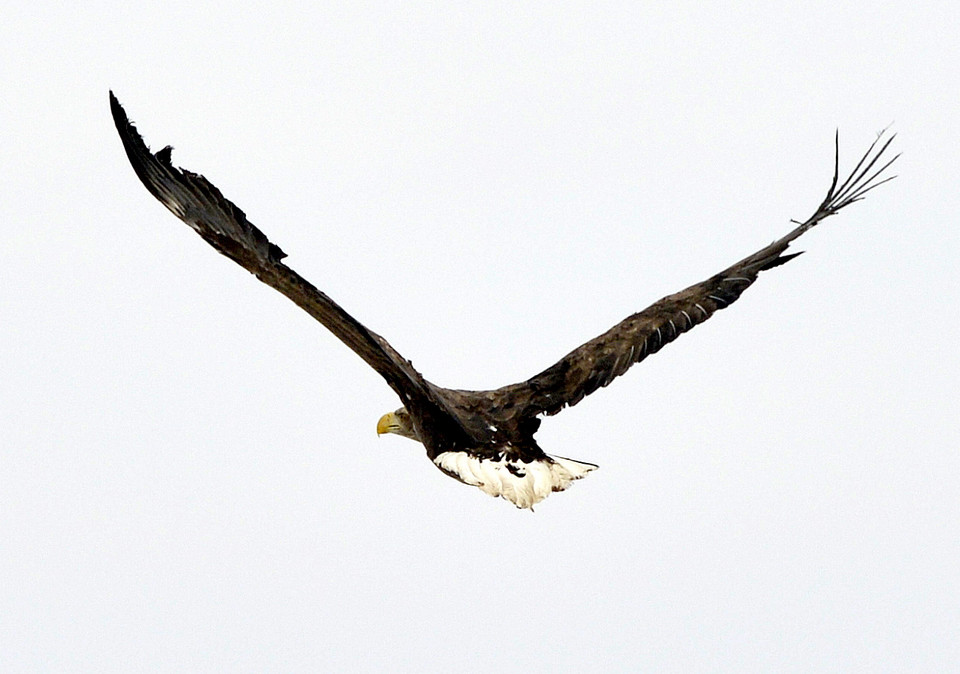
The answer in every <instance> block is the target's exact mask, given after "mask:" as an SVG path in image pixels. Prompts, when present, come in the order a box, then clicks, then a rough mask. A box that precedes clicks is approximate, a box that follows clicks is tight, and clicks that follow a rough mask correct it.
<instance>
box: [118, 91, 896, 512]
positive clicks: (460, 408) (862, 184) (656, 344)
mask: <svg viewBox="0 0 960 674" xmlns="http://www.w3.org/2000/svg"><path fill="white" fill-rule="evenodd" d="M110 106H111V110H112V112H113V118H114V122H115V123H116V127H117V131H118V132H119V133H120V138H121V140H122V141H123V147H124V149H125V150H126V153H127V157H128V158H129V160H130V163H131V164H132V165H133V169H134V171H136V173H137V176H139V178H140V180H141V181H142V182H143V184H144V185H145V186H146V188H147V189H148V190H149V191H150V193H151V194H153V196H155V197H156V198H157V199H158V200H160V202H161V203H163V204H164V205H165V206H166V207H167V208H168V209H170V211H172V212H173V213H174V215H176V216H177V217H178V218H180V219H181V220H183V221H184V222H186V223H187V224H188V225H190V227H192V228H193V229H194V230H195V231H196V232H197V233H198V234H199V235H200V236H201V237H203V239H204V240H205V241H207V243H209V244H210V245H211V246H213V247H214V248H216V249H217V250H218V251H220V252H221V253H222V254H224V255H226V256H227V257H229V258H230V259H231V260H233V261H234V262H236V263H237V264H239V265H240V266H242V267H243V268H245V269H247V270H248V271H249V272H251V273H252V274H254V275H255V276H256V277H257V278H258V279H260V280H261V281H263V282H264V283H266V284H267V285H270V286H272V287H273V288H275V289H277V290H278V291H280V292H281V293H283V294H284V295H286V296H287V297H289V298H290V299H291V300H293V301H294V302H295V303H296V304H297V305H298V306H300V307H301V308H302V309H304V310H305V311H306V312H307V313H309V314H310V315H311V316H313V317H314V318H315V319H317V320H318V321H320V323H322V324H323V325H324V326H325V327H326V328H327V329H329V330H330V331H331V332H332V333H333V334H335V335H336V336H337V337H338V338H340V340H341V341H343V342H344V343H345V344H346V345H347V346H349V347H350V348H351V349H353V350H354V351H355V352H356V353H357V354H358V355H359V356H360V357H361V358H363V360H364V361H366V363H367V364H368V365H370V367H372V368H374V369H375V370H376V371H377V372H379V373H380V375H381V376H382V377H383V378H384V379H385V380H386V382H387V384H388V385H389V386H390V387H391V388H392V389H393V390H394V392H396V394H397V395H398V396H399V397H400V400H401V401H402V403H403V408H401V410H398V411H397V413H393V414H391V415H385V417H384V419H382V420H381V426H379V427H378V429H379V428H382V429H383V430H384V431H385V432H395V433H399V434H401V435H406V436H408V437H411V438H413V439H416V440H419V441H420V442H422V443H423V444H424V446H425V447H426V450H427V456H428V457H430V459H431V460H432V461H433V462H434V463H435V464H436V465H437V466H438V467H439V468H440V469H441V470H443V471H444V472H446V473H447V474H449V475H451V476H452V477H455V478H457V479H459V480H461V481H463V482H465V483H467V484H471V485H475V486H478V487H480V488H481V489H482V490H483V491H485V492H487V493H489V494H491V495H494V496H503V497H504V498H506V499H507V500H510V501H511V502H513V503H514V504H515V505H517V506H518V507H532V506H533V505H534V504H535V503H536V502H538V501H540V500H542V499H543V498H545V497H546V496H547V495H549V493H550V491H559V490H562V489H564V488H566V486H568V484H569V483H570V482H571V481H572V480H574V479H577V478H580V477H582V476H583V475H585V474H586V473H587V472H589V471H590V470H591V469H593V468H594V467H595V466H593V465H592V464H584V463H580V462H576V461H570V460H567V459H561V458H558V457H550V456H548V455H547V454H545V453H544V452H543V450H541V449H540V447H539V446H537V443H536V441H535V440H534V433H535V432H536V431H537V429H538V427H539V426H540V416H541V415H552V414H556V413H557V412H559V411H560V410H562V409H563V408H564V407H567V406H572V405H576V404H577V403H578V402H580V400H582V399H583V398H584V397H585V396H587V395H590V394H591V393H593V392H594V391H595V390H597V389H598V388H600V387H602V386H606V385H607V384H609V383H610V382H611V381H612V380H613V379H614V378H616V377H618V376H620V375H621V374H623V373H624V372H626V371H627V369H628V368H630V366H631V365H633V364H635V363H639V362H640V361H641V360H643V359H644V358H646V357H647V356H649V355H651V354H653V353H656V352H657V351H659V350H660V349H661V348H663V347H664V346H665V345H666V344H668V343H670V342H671V341H673V340H674V339H676V338H677V337H679V336H680V335H681V334H683V333H684V332H686V331H688V330H690V329H692V328H693V327H695V326H696V325H699V324H700V323H703V322H704V321H705V320H707V319H708V318H710V316H712V315H713V314H714V313H715V312H716V311H719V310H720V309H723V308H725V307H727V306H729V305H730V304H732V303H733V302H735V301H736V300H737V299H738V298H739V297H740V295H741V294H742V293H743V291H745V290H746V289H747V288H749V287H750V286H751V285H752V284H753V282H754V281H756V279H757V275H758V274H759V273H760V272H762V271H766V270H768V269H772V268H774V267H777V266H779V265H781V264H784V263H785V262H787V261H789V260H791V259H793V258H794V257H796V256H797V255H799V254H800V253H793V254H789V255H788V254H786V250H787V247H788V246H789V244H790V243H791V242H792V241H793V240H794V239H796V238H797V237H799V236H800V235H801V234H803V233H804V232H806V231H807V230H808V229H810V228H811V227H813V226H814V225H816V224H817V223H819V222H820V221H822V220H823V219H824V218H827V217H829V216H831V215H833V214H835V213H837V212H838V211H840V210H841V209H842V208H844V207H846V206H847V205H849V204H851V203H853V202H855V201H859V200H860V199H861V198H863V196H864V195H865V194H866V193H867V192H868V191H870V190H871V189H873V188H874V187H877V186H878V185H881V184H883V183H884V182H887V181H888V180H891V179H892V178H893V176H890V177H884V175H883V174H884V172H885V171H886V169H887V168H888V167H889V166H890V165H891V164H892V163H893V162H894V161H895V160H896V158H897V157H893V158H892V159H890V160H889V161H886V162H885V163H883V164H882V165H880V166H879V168H877V166H878V163H879V160H880V158H881V157H882V156H883V155H884V153H885V152H886V150H887V148H888V147H889V145H890V143H891V142H892V141H893V138H894V136H891V137H890V138H888V139H887V140H886V141H885V142H884V143H883V145H881V146H880V148H879V149H878V150H876V152H874V150H875V148H876V147H877V144H878V143H879V142H880V140H881V139H882V135H883V134H881V135H880V136H878V137H877V139H876V140H875V141H874V142H873V144H871V145H870V148H869V149H868V150H867V152H866V153H865V154H864V155H863V157H861V159H860V161H859V163H858V164H857V166H856V167H855V168H854V170H853V171H852V172H851V173H850V175H849V177H848V178H847V179H846V180H845V181H843V183H839V143H837V148H836V158H835V163H834V175H833V180H832V182H831V185H830V189H829V190H828V191H827V195H826V197H825V198H824V199H823V201H822V202H821V203H820V205H819V206H818V207H817V209H816V211H815V212H814V213H813V215H811V216H810V217H809V218H808V219H807V220H806V221H804V222H802V223H797V227H796V228H795V229H793V230H792V231H791V232H789V233H788V234H787V235H786V236H784V237H783V238H781V239H778V240H776V241H774V242H773V243H771V244H770V245H768V246H765V247H764V248H762V249H760V250H759V251H757V252H756V253H754V254H752V255H750V256H749V257H746V258H744V259H743V260H741V261H740V262H737V263H736V264H734V265H732V266H730V267H729V268H727V269H725V270H724V271H722V272H720V273H719V274H715V275H714V276H711V277H710V278H709V279H707V280H706V281H703V282H701V283H697V284H695V285H692V286H690V287H689V288H687V289H686V290H682V291H680V292H678V293H676V294H673V295H669V296H667V297H664V298H663V299H661V300H660V301H658V302H655V303H654V304H652V305H651V306H649V307H648V308H646V309H644V310H643V311H641V312H639V313H636V314H634V315H632V316H629V317H628V318H626V319H624V320H623V321H621V322H620V323H618V324H617V325H615V326H614V327H612V328H611V329H610V330H608V331H607V332H605V333H603V334H602V335H600V336H598V337H596V338H594V339H592V340H590V341H589V342H587V343H586V344H583V345H582V346H580V347H578V348H576V349H574V350H573V351H571V352H570V353H569V354H567V355H566V356H564V357H563V358H562V359H561V360H560V361H558V362H557V363H555V364H554V365H552V366H550V367H548V368H547V369H546V370H544V371H542V372H540V373H539V374H537V375H534V376H533V377H531V378H530V379H528V380H527V381H524V382H520V383H517V384H511V385H509V386H504V387H503V388H499V389H496V390H493V391H460V390H454V389H447V388H442V387H439V386H435V385H434V384H431V383H430V382H428V381H427V380H425V379H424V378H423V376H422V375H421V374H420V373H419V372H417V371H416V370H415V369H414V368H413V366H412V364H411V363H410V361H408V360H406V359H404V358H403V357H402V356H400V354H398V353H397V352H396V351H395V350H394V349H393V347H391V346H390V344H388V343H387V341H386V340H385V339H383V338H382V337H380V336H379V335H377V334H376V333H374V332H372V331H371V330H369V329H367V328H366V327H365V326H363V325H362V324H360V323H359V322H358V321H357V320H356V319H354V318H353V317H352V316H350V314H348V313H347V312H346V311H344V310H343V309H342V308H341V307H340V306H339V305H338V304H337V303H336V302H334V301H333V300H331V299H330V298H329V297H327V296H326V295H325V294H324V293H323V292H321V291H320V290H318V289H317V288H315V287H314V286H313V285H311V284H310V283H309V282H308V281H306V280H305V279H304V278H303V277H301V276H300V275H299V274H297V272H295V271H293V270H292V269H290V268H289V267H287V266H286V265H285V264H284V263H283V262H282V261H281V260H282V259H283V258H284V257H285V255H284V253H283V251H282V250H281V249H280V248H279V247H278V246H277V245H275V244H273V243H271V242H270V241H269V240H268V239H267V237H266V236H265V235H264V234H263V233H262V232H261V231H260V230H259V229H257V228H256V227H255V226H254V225H253V224H252V223H250V221H249V220H247V218H246V216H245V215H244V213H243V211H242V210H240V209H239V208H238V207H237V206H236V205H235V204H233V203H232V202H231V201H229V200H228V199H226V198H225V197H224V196H223V195H222V194H221V193H220V191H219V190H218V189H217V188H216V187H214V186H213V184H211V183H210V182H209V181H208V180H207V179H206V178H204V177H203V176H202V175H198V174H196V173H192V172H190V171H187V170H183V169H177V168H175V167H174V166H173V165H172V164H171V161H170V148H169V147H166V148H164V149H162V150H160V151H159V152H157V153H155V154H154V153H151V152H150V150H149V148H148V147H147V146H146V145H145V144H144V142H143V140H142V138H141V137H140V135H139V133H138V132H137V130H136V128H135V127H134V126H133V124H131V122H130V121H129V119H128V118H127V115H126V113H125V112H124V110H123V108H122V106H121V105H120V103H119V102H118V101H117V99H116V97H115V96H114V95H113V93H112V92H111V93H110Z"/></svg>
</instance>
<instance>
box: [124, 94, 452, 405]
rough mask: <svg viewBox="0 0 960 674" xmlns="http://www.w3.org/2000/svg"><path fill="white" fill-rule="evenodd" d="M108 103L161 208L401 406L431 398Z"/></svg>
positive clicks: (406, 366) (398, 359) (376, 341)
mask: <svg viewBox="0 0 960 674" xmlns="http://www.w3.org/2000/svg"><path fill="white" fill-rule="evenodd" d="M110 109H111V111H112V113H113V120H114V122H115V124H116V126H117V131H118V132H119V133H120V139H121V140H122V141H123V147H124V149H125V150H126V153H127V157H128V158H129V160H130V163H131V164H132V165H133V170H134V171H136V173H137V176H139V178H140V180H141V181H142V182H143V184H144V185H145V186H146V188H147V189H148V190H149V191H150V193H151V194H152V195H153V196H155V197H156V198H157V199H158V200H159V201H160V202H161V203H162V204H163V205H164V206H166V207H167V208H168V209H170V211H171V212H172V213H173V214H174V215H176V216H177V217H178V218H180V219H181V220H183V221H184V222H185V223H187V224H188V225H190V227H192V228H193V229H194V230H195V231H196V232H197V234H199V235H200V236H201V237H203V239H204V240H205V241H206V242H207V243H209V244H210V245H211V246H213V247H214V248H216V249H217V250H218V251H220V252H221V253H222V254H224V255H225V256H227V257H228V258H230V259H231V260H233V261H234V262H236V263H237V264H239V265H240V266H241V267H243V268H244V269H246V270H247V271H249V272H250V273H251V274H254V275H255V276H256V277H257V278H258V279H260V280H261V281H263V282H264V283H266V284H267V285H269V286H271V287H273V288H275V289H276V290H279V291H280V292H281V293H283V294H284V295H286V296H287V297H289V298H290V299H291V300H293V301H294V302H295V303H296V304H297V305H298V306H299V307H300V308H302V309H303V310H304V311H306V312H307V313H308V314H310V315H311V316H313V317H314V318H315V319H317V320H318V321H320V323H322V324H323V325H324V326H325V327H326V328H327V329H328V330H330V332H332V333H333V334H334V335H336V336H337V337H338V338H339V339H340V340H341V341H342V342H343V343H344V344H346V345H347V346H349V347H350V348H351V349H353V350H354V351H355V352H356V353H357V354H358V355H359V356H360V357H361V358H363V360H364V361H366V363H367V364H368V365H369V366H370V367H372V368H373V369H374V370H376V371H377V372H379V373H380V375H381V376H382V377H383V378H384V379H385V380H386V381H387V383H388V384H389V385H390V387H391V388H392V389H393V390H394V391H395V392H396V393H397V395H399V396H400V397H401V399H402V400H403V402H404V404H408V403H415V402H416V401H418V400H419V401H420V402H421V403H427V402H430V403H434V404H436V396H435V392H434V389H433V387H432V386H431V385H430V384H429V383H427V382H426V381H425V380H424V379H423V377H422V376H421V375H420V373H418V372H417V371H416V370H415V369H414V368H413V366H412V365H411V364H410V362H409V361H407V360H405V359H404V358H403V357H402V356H401V355H400V354H399V353H397V352H396V350H394V348H393V347H392V346H390V344H388V343H387V341H386V340H385V339H383V338H382V337H380V336H379V335H377V334H376V333H374V332H373V331H371V330H368V329H367V328H366V327H364V326H363V325H362V324H361V323H360V322H359V321H357V320H356V319H355V318H354V317H353V316H351V315H350V314H348V313H347V312H346V311H344V310H343V309H342V308H341V307H340V306H339V305H338V304H337V303H336V302H334V301H333V300H332V299H330V298H329V297H327V295H325V294H324V293H322V292H321V291H320V290H318V289H317V288H315V287H314V286H313V285H312V284H311V283H310V282H308V281H307V280H306V279H304V278H303V277H302V276H300V275H299V274H298V273H297V272H295V271H294V270H292V269H290V268H289V267H287V266H286V265H285V264H283V263H282V262H281V261H280V260H281V259H282V258H283V257H285V254H284V252H283V251H282V250H280V248H279V247H278V246H276V245H275V244H273V243H271V242H270V241H269V240H268V239H267V237H266V236H265V235H264V234H263V232H261V231H260V230H259V229H257V228H256V227H255V226H254V225H253V224H252V223H251V222H250V221H249V220H247V217H246V215H244V213H243V211H242V210H240V208H238V207H237V206H236V205H235V204H234V203H233V202H232V201H230V200H229V199H227V198H225V197H224V196H223V195H222V194H221V193H220V190H218V189H217V188H216V187H215V186H214V185H213V184H212V183H210V181H208V180H207V179H206V178H204V177H203V176H202V175H198V174H196V173H191V172H190V171H187V170H184V169H177V168H175V167H174V166H173V165H172V164H171V163H170V151H171V148H170V147H166V148H164V149H162V150H160V151H159V152H157V153H152V152H150V149H149V148H148V147H147V146H146V145H145V144H144V142H143V139H142V138H141V137H140V134H139V133H138V132H137V129H136V128H135V127H134V125H133V124H132V123H131V122H130V120H129V119H128V118H127V114H126V112H124V109H123V107H122V106H121V105H120V102H119V101H118V100H117V98H116V96H114V95H113V92H112V91H111V92H110Z"/></svg>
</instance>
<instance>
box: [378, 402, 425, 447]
mask: <svg viewBox="0 0 960 674" xmlns="http://www.w3.org/2000/svg"><path fill="white" fill-rule="evenodd" d="M384 433H396V434H397V435H402V436H403V437H405V438H410V439H411V440H416V441H417V442H420V436H419V435H417V429H415V428H414V427H413V422H411V421H410V413H409V412H407V408H406V407H401V408H400V409H398V410H396V411H395V412H387V413H386V414H384V415H383V416H382V417H380V421H378V422H377V435H383V434H384Z"/></svg>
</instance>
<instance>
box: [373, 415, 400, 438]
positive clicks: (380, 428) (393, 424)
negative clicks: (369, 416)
mask: <svg viewBox="0 0 960 674" xmlns="http://www.w3.org/2000/svg"><path fill="white" fill-rule="evenodd" d="M399 425H400V424H398V423H397V415H396V414H394V413H393V412H387V413H386V414H384V415H383V416H382V417H380V421H378V422H377V435H383V434H384V433H391V432H392V431H393V429H394V428H397V427H398V426H399Z"/></svg>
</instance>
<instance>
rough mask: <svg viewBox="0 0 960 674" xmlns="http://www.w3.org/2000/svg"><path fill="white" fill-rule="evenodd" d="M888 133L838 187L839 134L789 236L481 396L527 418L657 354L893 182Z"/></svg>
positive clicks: (575, 399)
mask: <svg viewBox="0 0 960 674" xmlns="http://www.w3.org/2000/svg"><path fill="white" fill-rule="evenodd" d="M894 137H895V135H894V136H891V137H890V138H889V139H887V140H886V142H885V143H883V145H881V146H880V149H879V150H878V151H877V152H876V153H874V149H875V148H876V147H877V144H878V143H879V142H880V141H881V139H882V138H883V134H882V133H881V134H880V135H879V136H878V137H877V139H876V140H875V141H874V142H873V143H872V144H871V145H870V148H869V149H868V150H867V152H866V153H865V154H864V155H863V157H862V158H861V159H860V162H859V163H858V164H857V166H856V168H854V169H853V171H852V172H851V173H850V175H849V176H848V177H847V179H846V180H845V181H844V182H843V183H842V184H839V185H838V177H839V153H840V150H839V137H838V138H837V141H836V158H835V162H834V173H833V182H832V183H831V184H830V189H829V190H828V191H827V195H826V197H825V198H824V199H823V202H822V203H821V204H820V206H818V207H817V210H816V211H815V212H814V214H813V215H811V216H810V217H809V218H808V219H807V220H806V221H805V222H802V223H798V226H797V227H796V228H795V229H794V230H793V231H791V232H790V233H789V234H787V235H786V236H784V237H783V238H781V239H778V240H776V241H774V242H773V243H771V244H770V245H768V246H765V247H764V248H761V249H760V250H758V251H757V252H756V253H754V254H753V255H750V256H749V257H747V258H744V259H743V260H741V261H740V262H737V263H736V264H734V265H732V266H731V267H729V268H727V269H725V270H723V271H722V272H720V273H719V274H716V275H714V276H711V277H710V278H709V279H707V280H706V281H703V282H701V283H697V284H696V285H692V286H690V287H689V288H687V289H686V290H681V291H680V292H678V293H675V294H673V295H669V296H667V297H664V298H663V299H661V300H660V301H658V302H656V303H654V304H653V305H651V306H650V307H648V308H646V309H644V310H643V311H641V312H639V313H636V314H634V315H632V316H630V317H628V318H626V319H625V320H623V321H622V322H620V323H618V324H617V325H615V326H614V327H612V328H611V329H610V330H608V331H607V332H605V333H603V334H602V335H600V336H598V337H596V338H594V339H592V340H590V341H589V342H587V343H586V344H583V345H582V346H580V347H578V348H577V349H574V350H573V351H571V352H570V353H568V354H567V355H566V356H564V357H563V358H562V359H561V360H560V361H558V362H557V363H555V364H554V365H552V366H551V367H549V368H547V369H546V370H544V371H543V372H541V373H539V374H537V375H536V376H534V377H532V378H530V379H528V380H527V381H525V382H521V383H519V384H512V385H510V386H505V387H503V388H501V389H498V390H497V391H493V392H489V393H488V394H487V395H489V396H491V397H492V398H494V399H495V401H496V404H497V405H498V406H500V407H503V408H509V409H512V410H514V412H515V413H516V414H519V415H523V416H532V415H534V414H556V413H557V412H559V411H560V410H562V409H563V408H564V407H566V406H570V405H576V404H577V403H578V402H580V401H581V400H582V399H583V398H584V396H587V395H590V394H591V393H593V392H594V391H596V390H597V389H598V388H600V387H601V386H606V385H607V384H609V383H610V382H611V381H613V379H614V378H616V377H618V376H619V375H621V374H623V373H624V372H626V371H627V369H628V368H629V367H630V366H631V365H633V364H634V363H639V362H640V361H641V360H643V359H644V358H646V357H647V356H649V355H650V354H653V353H656V352H657V351H659V350H660V349H661V348H663V347H664V346H665V345H666V344H669V343H670V342H672V341H673V340H675V339H676V338H677V337H679V336H680V335H682V334H683V333H684V332H687V331H688V330H690V329H692V328H693V327H695V326H697V325H699V324H700V323H703V322H704V321H705V320H707V319H708V318H710V317H711V316H712V315H713V314H714V313H715V312H717V311H719V310H720V309H724V308H726V307H728V306H730V305H731V304H733V303H734V302H735V301H737V299H739V297H740V295H741V294H742V293H743V291H745V290H746V289H747V288H749V287H750V286H751V285H752V284H753V282H754V281H756V280H757V275H758V274H759V273H760V272H762V271H765V270H767V269H772V268H773V267H777V266H779V265H781V264H783V263H785V262H787V261H789V260H791V259H793V258H794V257H796V256H797V255H800V253H793V254H790V255H786V254H784V253H785V251H786V250H787V247H788V246H789V245H790V242H791V241H793V240H794V239H796V238H797V237H799V236H800V235H801V234H803V233H804V232H806V231H807V230H808V229H810V228H811V227H813V226H814V225H816V224H817V223H819V222H820V221H822V220H823V219H824V218H827V217H829V216H831V215H833V214H835V213H837V212H838V211H839V210H841V209H842V208H844V207H846V206H848V205H849V204H852V203H853V202H855V201H859V200H860V199H862V198H863V196H864V195H865V194H866V193H867V192H869V191H870V190H872V189H873V188H874V187H877V186H879V185H882V184H883V183H885V182H887V181H888V180H892V179H893V178H894V177H895V176H889V177H884V172H885V171H886V169H887V168H888V167H889V166H890V165H891V164H892V163H893V162H894V161H895V160H896V158H897V157H893V158H892V159H890V160H889V161H887V162H886V163H884V164H883V165H882V166H880V167H879V168H876V166H877V163H878V161H879V160H880V157H881V156H883V154H884V152H885V151H886V150H887V148H888V147H889V145H890V143H891V142H892V141H893V139H894ZM897 156H899V155H897Z"/></svg>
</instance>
